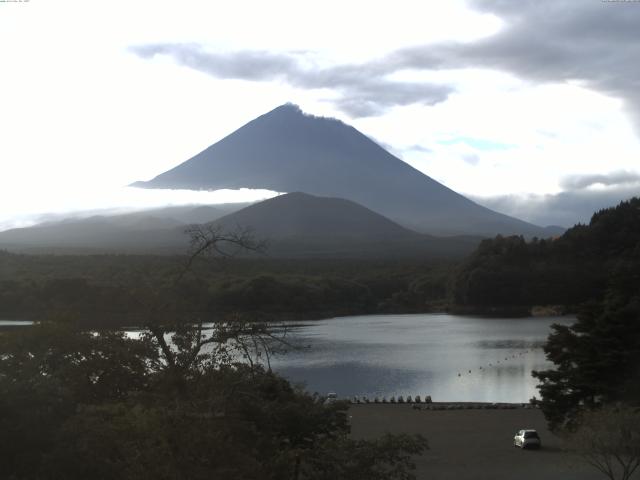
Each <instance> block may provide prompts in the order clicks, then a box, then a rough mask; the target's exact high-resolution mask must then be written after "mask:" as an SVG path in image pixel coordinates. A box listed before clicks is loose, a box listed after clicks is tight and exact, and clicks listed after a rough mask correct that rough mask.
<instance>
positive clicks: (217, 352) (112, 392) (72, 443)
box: [0, 230, 427, 480]
mask: <svg viewBox="0 0 640 480" xmlns="http://www.w3.org/2000/svg"><path fill="white" fill-rule="evenodd" d="M195 233H196V234H194V235H193V238H194V255H193V256H192V257H190V259H189V262H188V264H187V268H185V269H184V270H183V271H181V272H180V273H179V274H178V275H177V276H176V280H175V281H174V282H173V283H172V285H171V286H170V288H173V289H175V288H181V287H183V286H184V285H185V281H197V278H187V276H188V275H189V273H190V268H189V266H190V263H191V262H192V259H193V258H195V257H196V256H198V255H202V254H204V253H206V252H208V251H211V250H213V251H216V252H217V253H224V252H225V251H226V250H223V248H225V245H226V247H229V248H236V247H244V246H246V245H247V244H248V240H247V238H246V237H242V236H240V237H237V236H221V235H220V234H219V232H217V231H202V230H199V231H198V232H195ZM185 293H187V294H188V290H187V291H186V292H185ZM170 298H175V296H171V297H170ZM142 300H143V301H145V302H147V303H148V308H147V310H148V312H149V314H148V318H147V319H146V321H145V327H146V328H145V329H143V330H142V331H141V332H138V334H137V335H126V334H125V333H123V332H118V331H115V332H114V331H94V332H90V331H84V330H82V329H80V328H78V327H77V325H76V324H75V323H74V322H71V321H56V322H42V323H37V324H36V325H34V326H33V327H29V328H26V329H21V330H16V331H11V332H3V333H0V478H3V479H4V478H6V479H11V480H26V479H29V480H31V479H34V480H35V479H38V480H62V479H64V480H75V479H83V480H84V479H87V478H91V479H94V480H102V479H104V480H107V479H125V480H141V479H151V478H152V479H154V480H165V479H166V480H181V479H184V480H187V479H188V480H200V479H234V480H253V479H255V480H258V479H273V480H284V479H295V480H302V479H314V480H324V479H327V480H329V479H331V480H339V479H344V480H347V479H349V480H351V479H359V478H367V479H383V478H384V479H392V480H393V479H396V480H408V479H411V478H414V477H413V475H412V474H411V471H412V469H413V468H414V466H413V463H412V460H411V458H412V456H413V455H418V454H420V453H421V452H422V451H424V449H425V448H427V444H426V440H425V439H424V438H422V437H420V436H405V435H400V436H386V437H383V438H381V439H380V440H377V441H365V440H353V439H351V438H350V436H349V424H348V418H347V409H348V405H347V404H346V403H344V402H336V403H331V404H325V403H324V401H323V399H322V398H320V397H318V396H314V395H309V394H308V393H305V392H303V391H301V390H299V389H296V388H294V387H292V386H291V385H290V384H289V383H288V382H287V381H286V380H285V379H283V378H281V377H279V376H278V375H276V374H274V373H273V372H271V369H270V368H269V362H268V358H269V355H270V352H272V351H273V348H274V342H276V345H282V339H281V338H276V337H275V336H274V334H273V333H272V331H271V330H270V329H269V326H268V325H264V324H255V323H251V322H246V321H241V320H240V319H238V318H232V319H231V320H229V321H225V322H217V323H214V324H212V325H208V326H205V324H204V323H203V321H202V319H201V318H182V319H180V318H179V317H178V316H177V313H176V312H178V311H183V309H182V308H181V309H174V308H173V306H172V304H171V302H167V301H166V297H165V296H164V295H163V291H156V292H153V291H147V292H146V293H145V294H144V295H143V299H142ZM264 360H266V362H265V361H264ZM265 363H266V368H265V367H264V366H263V364H265Z"/></svg>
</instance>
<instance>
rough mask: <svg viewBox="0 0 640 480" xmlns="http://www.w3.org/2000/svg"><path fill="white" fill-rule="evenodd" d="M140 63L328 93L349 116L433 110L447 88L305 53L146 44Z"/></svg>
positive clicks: (139, 51) (379, 68)
mask: <svg viewBox="0 0 640 480" xmlns="http://www.w3.org/2000/svg"><path fill="white" fill-rule="evenodd" d="M129 50H130V51H131V52H132V53H134V54H136V55H138V56H139V57H141V58H145V59H150V58H153V57H155V56H156V55H165V56H169V57H171V58H173V60H174V61H176V62H177V63H179V64H180V65H184V66H186V67H189V68H193V69H195V70H199V71H201V72H204V73H206V74H208V75H211V76H214V77H216V78H221V79H241V80H250V81H273V80H279V81H283V82H286V83H288V84H289V85H291V86H293V87H297V88H302V89H330V90H333V91H335V92H337V93H338V97H337V98H335V99H332V100H330V101H331V102H332V103H334V104H335V106H336V107H337V108H338V109H340V110H341V111H343V112H345V113H347V114H348V115H350V116H351V117H354V118H358V117H369V116H375V115H380V114H382V113H384V112H385V111H386V110H387V109H389V108H391V107H394V106H405V105H410V104H414V103H421V104H425V105H434V104H436V103H439V102H442V101H444V100H446V99H447V97H448V96H449V94H451V93H452V92H453V88H452V87H450V86H447V85H440V84H434V83H428V82H400V81H394V80H390V79H389V78H387V73H393V72H392V71H389V72H387V71H386V70H387V68H386V67H385V66H384V65H383V64H380V63H377V62H370V63H364V64H354V65H337V66H332V67H327V68H321V67H318V66H314V65H312V66H309V65H308V64H309V62H308V61H306V62H303V61H301V60H308V59H306V58H305V52H298V53H295V54H294V53H271V52H266V51H257V50H242V51H236V52H226V53H219V52H210V51H206V50H204V49H203V48H202V46H200V45H197V44H152V45H138V46H132V47H130V48H129Z"/></svg>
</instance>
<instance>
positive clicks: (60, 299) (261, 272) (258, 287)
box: [0, 252, 452, 326]
mask: <svg viewBox="0 0 640 480" xmlns="http://www.w3.org/2000/svg"><path fill="white" fill-rule="evenodd" d="M185 262H186V257H180V256H175V257H162V256H134V255H131V256H124V255H123V256H120V255H99V256H60V257H57V256H47V255H43V256H30V255H14V254H9V253H6V252H5V253H0V318H2V317H4V318H43V316H45V318H46V316H47V315H51V314H67V315H76V316H77V317H78V318H83V319H85V321H87V322H90V323H92V324H95V325H111V326H115V325H134V324H140V323H141V322H142V321H143V317H144V315H145V314H146V312H147V310H148V303H149V299H151V298H155V296H156V295H157V294H158V293H159V292H162V295H163V296H164V297H165V298H166V299H167V300H169V299H170V300H171V302H169V305H168V307H167V308H170V309H172V310H173V311H174V312H176V313H194V314H195V313H198V314H200V315H202V316H204V317H206V318H208V319H214V318H222V317H224V316H225V315H227V314H231V313H238V312H240V313H243V314H246V315H249V316H253V317H255V318H258V317H259V318H263V319H269V318H276V317H277V318H279V319H282V318H313V317H321V316H330V315H348V314H362V313H373V312H412V311H427V310H429V309H430V308H434V306H437V307H438V308H442V305H444V304H445V302H446V296H447V284H448V276H449V274H450V272H451V271H452V264H451V263H446V262H442V263H430V262H418V263H410V262H392V261H384V262H382V261H381V262H374V261H332V260H310V261H306V260H305V261H302V260H297V261H296V260H274V259H241V258H233V259H225V260H217V261H215V262H211V261H209V260H203V259H198V260H197V261H196V262H194V264H193V265H192V268H191V272H190V275H189V276H188V277H187V278H185V279H183V281H182V282H181V283H180V285H179V286H174V285H173V284H172V281H171V279H172V278H174V277H175V275H176V273H177V272H179V271H180V269H181V268H184V265H185Z"/></svg>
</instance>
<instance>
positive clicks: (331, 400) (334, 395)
mask: <svg viewBox="0 0 640 480" xmlns="http://www.w3.org/2000/svg"><path fill="white" fill-rule="evenodd" d="M337 400H338V394H337V393H335V392H330V393H327V398H326V399H325V402H326V403H335V402H336V401H337Z"/></svg>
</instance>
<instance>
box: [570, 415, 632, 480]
mask: <svg viewBox="0 0 640 480" xmlns="http://www.w3.org/2000/svg"><path fill="white" fill-rule="evenodd" d="M567 440H568V442H567V444H568V445H569V447H570V449H571V450H573V451H575V452H577V453H578V454H580V455H581V456H582V457H583V458H584V459H585V460H586V461H587V463H589V465H591V466H593V467H594V468H596V469H597V470H599V471H600V472H602V473H603V474H604V475H605V476H606V477H607V478H609V479H610V480H618V479H619V480H628V479H629V478H631V476H632V475H633V473H634V472H635V471H636V470H637V469H638V467H640V410H638V409H635V408H625V407H606V408H603V409H600V410H597V411H591V412H588V413H585V414H584V415H583V416H582V417H581V419H580V427H579V428H578V429H577V430H576V431H575V432H574V433H572V434H571V435H570V436H569V437H568V439H567Z"/></svg>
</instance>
